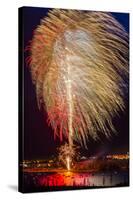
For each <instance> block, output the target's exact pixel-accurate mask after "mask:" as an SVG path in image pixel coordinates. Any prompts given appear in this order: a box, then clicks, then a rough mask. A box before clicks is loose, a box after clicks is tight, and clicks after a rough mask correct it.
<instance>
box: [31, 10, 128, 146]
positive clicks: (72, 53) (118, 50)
mask: <svg viewBox="0 0 133 200" xmlns="http://www.w3.org/2000/svg"><path fill="white" fill-rule="evenodd" d="M30 53H31V56H30V67H31V73H32V80H33V83H34V84H35V86H36V94H37V100H38V106H39V107H41V106H43V108H44V109H45V110H46V111H47V113H48V124H49V125H51V126H52V128H53V130H54V137H55V138H56V136H57V137H59V138H60V140H61V141H62V140H63V139H64V138H67V139H68V141H69V144H70V145H72V144H73V141H74V140H75V141H78V142H80V143H81V145H84V146H86V141H87V140H88V136H91V137H92V138H94V139H96V140H97V139H98V138H99V133H100V132H101V133H103V134H104V135H105V136H106V137H110V135H111V134H112V133H113V132H115V128H114V125H113V123H112V119H113V117H114V116H115V115H118V114H119V111H124V108H125V104H124V91H125V90H128V89H127V87H128V34H127V33H126V31H125V30H124V28H123V27H122V26H121V25H120V24H119V22H117V20H116V19H115V18H114V17H113V16H112V15H111V14H109V13H105V12H93V11H91V12H90V11H87V12H85V11H76V10H59V9H53V10H50V11H49V12H48V16H47V17H45V18H44V19H42V20H41V24H40V25H39V26H38V27H37V29H36V30H35V32H34V35H33V39H32V42H31V46H30Z"/></svg>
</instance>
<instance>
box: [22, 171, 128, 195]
mask: <svg viewBox="0 0 133 200" xmlns="http://www.w3.org/2000/svg"><path fill="white" fill-rule="evenodd" d="M23 183H24V185H23V188H22V191H23V192H41V191H58V190H71V189H86V188H88V189H89V188H103V187H104V188H105V187H120V186H129V174H128V172H117V171H115V172H105V173H88V172H68V171H66V172H61V173H58V172H57V173H56V172H54V173H52V172H50V173H49V172H33V173H31V172H24V174H23Z"/></svg>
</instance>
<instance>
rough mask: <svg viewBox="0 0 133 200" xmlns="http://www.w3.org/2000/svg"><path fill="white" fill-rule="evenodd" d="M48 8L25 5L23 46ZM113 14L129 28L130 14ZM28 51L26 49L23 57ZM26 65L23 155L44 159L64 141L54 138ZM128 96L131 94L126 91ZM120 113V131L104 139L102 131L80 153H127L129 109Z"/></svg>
mask: <svg viewBox="0 0 133 200" xmlns="http://www.w3.org/2000/svg"><path fill="white" fill-rule="evenodd" d="M48 10H49V9H48V8H33V7H24V8H23V22H24V24H23V34H24V47H26V46H27V45H28V42H29V41H30V40H31V39H32V37H33V31H34V30H35V29H36V27H37V25H39V24H40V19H42V18H43V17H45V16H46V15H47V12H48ZM112 14H113V16H114V17H115V18H116V19H117V20H118V21H119V22H120V23H121V24H122V25H123V26H124V27H125V29H126V30H127V32H129V14H127V13H112ZM28 55H29V53H28V52H25V53H24V58H26V57H27V56H28ZM23 67H24V124H25V125H24V159H43V158H47V157H49V156H52V155H56V148H57V147H58V146H59V145H61V143H60V141H59V140H58V139H57V140H56V141H54V137H53V131H52V129H51V128H50V127H48V125H47V123H46V119H47V113H44V112H40V111H39V109H38V107H37V101H36V94H35V87H34V85H33V84H32V80H31V75H30V71H29V68H28V67H27V66H26V63H25V65H24V66H23ZM126 99H128V96H127V94H126ZM128 110H129V109H128V102H127V109H126V112H125V113H119V114H120V117H116V118H115V119H114V124H115V127H116V130H117V132H118V134H117V135H113V136H112V138H110V139H109V140H108V139H105V138H104V137H103V136H102V135H101V140H99V141H97V142H94V141H93V140H92V139H91V138H90V141H89V142H88V150H85V149H82V148H81V155H85V156H88V155H98V156H100V155H104V154H106V153H125V152H127V151H129V150H128V148H129V147H128V146H129V112H128Z"/></svg>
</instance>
